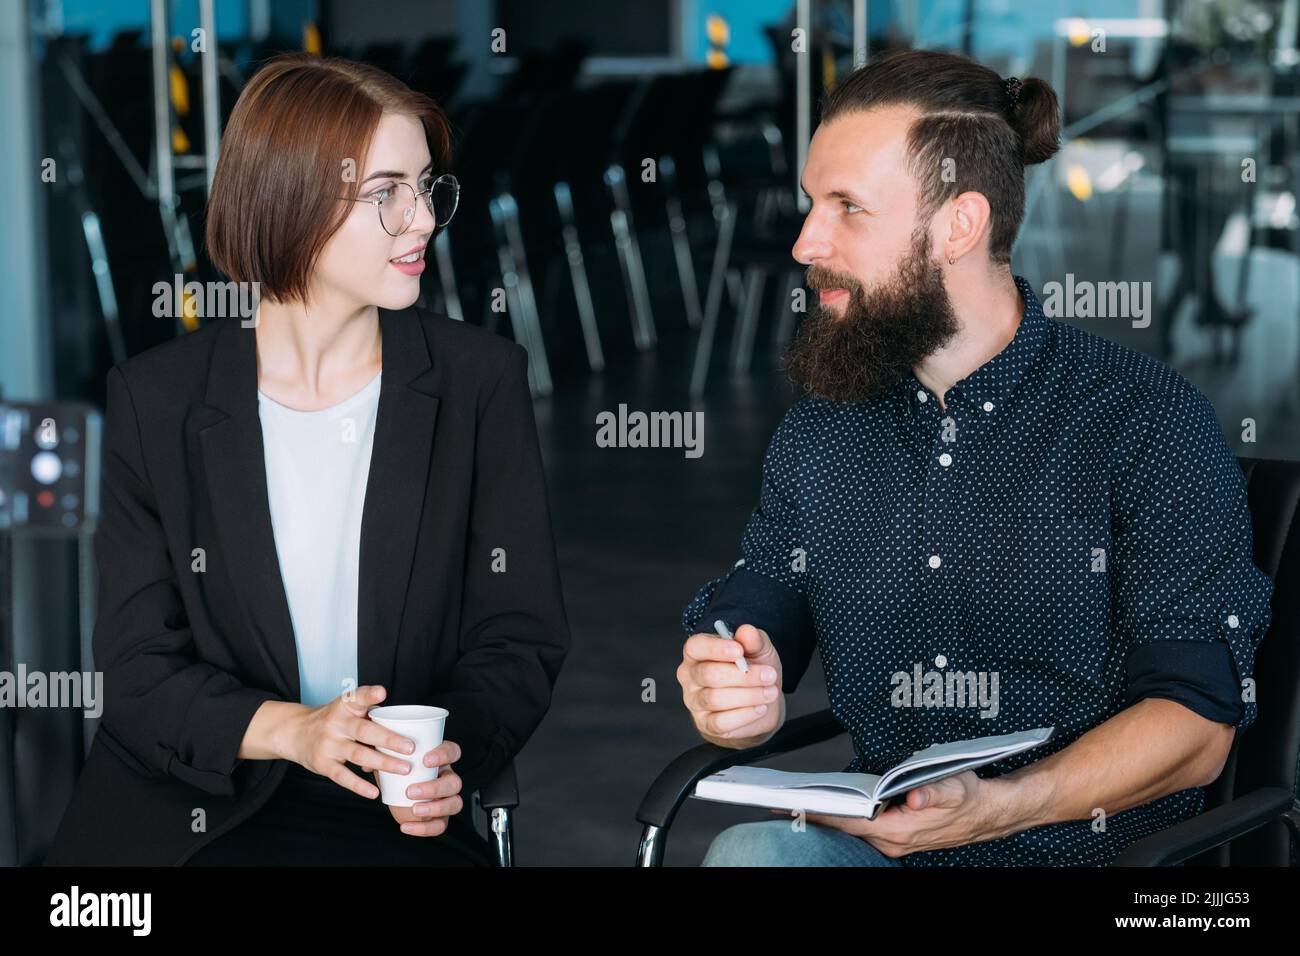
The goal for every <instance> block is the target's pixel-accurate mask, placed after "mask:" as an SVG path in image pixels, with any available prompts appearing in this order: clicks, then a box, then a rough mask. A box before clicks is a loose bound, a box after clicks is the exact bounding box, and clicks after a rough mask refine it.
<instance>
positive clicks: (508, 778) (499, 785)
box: [478, 760, 519, 813]
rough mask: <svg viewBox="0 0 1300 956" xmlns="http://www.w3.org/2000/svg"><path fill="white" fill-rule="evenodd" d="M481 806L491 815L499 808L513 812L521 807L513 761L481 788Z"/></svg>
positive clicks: (479, 793) (479, 792)
mask: <svg viewBox="0 0 1300 956" xmlns="http://www.w3.org/2000/svg"><path fill="white" fill-rule="evenodd" d="M478 802H479V806H480V807H482V808H483V809H484V810H486V811H487V812H488V813H491V812H492V811H493V810H495V809H497V808H498V807H501V808H504V809H506V810H513V809H514V808H515V807H517V806H519V781H518V778H516V777H515V762H514V761H513V760H511V761H510V762H509V763H507V764H506V765H505V766H504V767H502V768H501V770H500V771H499V772H498V773H497V775H496V776H495V777H493V778H492V779H491V780H490V781H488V782H487V783H486V784H484V785H483V786H482V787H480V788H479V791H478Z"/></svg>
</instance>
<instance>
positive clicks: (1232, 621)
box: [1228, 614, 1241, 628]
mask: <svg viewBox="0 0 1300 956" xmlns="http://www.w3.org/2000/svg"><path fill="white" fill-rule="evenodd" d="M1240 623H1241V622H1240V621H1239V620H1237V615H1235V614H1229V615H1228V627H1234V628H1235V627H1236V626H1237V625H1238V624H1240Z"/></svg>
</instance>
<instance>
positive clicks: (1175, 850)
mask: <svg viewBox="0 0 1300 956" xmlns="http://www.w3.org/2000/svg"><path fill="white" fill-rule="evenodd" d="M1295 804H1296V799H1295V797H1294V796H1293V795H1292V794H1291V792H1290V791H1288V790H1285V789H1284V788H1282V787H1261V788H1260V789H1258V790H1254V791H1252V792H1250V793H1248V794H1246V795H1245V796H1244V797H1237V798H1236V799H1235V800H1232V801H1231V802H1229V803H1225V804H1223V806H1220V807H1215V808H1214V809H1213V810H1208V811H1206V812H1205V813H1202V814H1200V815H1199V816H1195V817H1192V818H1191V819H1190V820H1184V821H1182V822H1181V823H1175V824H1174V825H1173V826H1171V827H1166V828H1165V829H1163V830H1161V831H1160V832H1159V833H1153V834H1151V835H1150V836H1149V837H1144V838H1143V839H1141V840H1138V841H1137V842H1136V843H1133V844H1131V845H1130V846H1127V847H1125V848H1124V850H1123V852H1121V853H1120V854H1119V855H1118V856H1117V857H1115V859H1114V860H1112V861H1111V863H1110V865H1111V866H1169V865H1171V864H1174V863H1182V862H1183V861H1184V860H1187V859H1189V858H1190V857H1193V856H1196V855H1197V854H1198V853H1203V852H1205V851H1206V850H1212V849H1214V848H1215V847H1216V846H1220V845H1221V844H1224V843H1227V842H1229V841H1230V840H1235V839H1236V838H1237V837H1239V836H1242V835H1244V834H1247V833H1250V832H1251V831H1252V830H1257V829H1259V828H1260V827H1262V826H1263V825H1264V824H1266V823H1270V822H1272V821H1273V820H1278V819H1283V818H1286V815H1287V813H1288V811H1292V808H1293V806H1294V805H1295ZM1287 825H1288V826H1290V827H1291V830H1292V832H1294V831H1295V828H1296V824H1295V822H1294V821H1293V820H1291V819H1287Z"/></svg>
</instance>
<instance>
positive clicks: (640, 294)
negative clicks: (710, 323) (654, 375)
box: [605, 164, 655, 349]
mask: <svg viewBox="0 0 1300 956" xmlns="http://www.w3.org/2000/svg"><path fill="white" fill-rule="evenodd" d="M605 186H606V187H607V188H608V189H609V194H610V198H611V200H612V201H613V208H612V209H611V210H610V213H609V224H610V226H611V227H612V228H613V230H614V245H615V247H616V248H617V250H618V262H619V267H620V268H621V269H622V270H623V283H624V285H625V286H626V287H627V297H628V308H629V310H630V311H631V313H632V338H633V341H634V342H635V343H636V347H637V348H638V349H648V348H651V347H652V346H653V345H654V344H655V329H654V317H653V315H652V314H651V312H650V290H649V289H648V288H647V287H646V281H645V268H644V267H643V266H642V264H641V250H640V249H639V248H638V247H637V243H636V232H635V231H634V230H633V228H632V212H631V203H630V201H629V199H628V195H627V176H626V175H625V174H624V173H623V167H621V166H619V165H617V164H614V165H611V166H609V167H608V168H607V169H606V170H605Z"/></svg>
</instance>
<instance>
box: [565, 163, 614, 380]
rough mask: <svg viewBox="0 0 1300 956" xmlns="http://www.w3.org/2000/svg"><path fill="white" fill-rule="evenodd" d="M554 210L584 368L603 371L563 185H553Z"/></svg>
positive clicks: (567, 191)
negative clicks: (579, 328) (578, 326)
mask: <svg viewBox="0 0 1300 956" xmlns="http://www.w3.org/2000/svg"><path fill="white" fill-rule="evenodd" d="M553 191H554V193H555V206H556V208H557V209H558V210H559V213H560V228H561V230H562V232H563V234H564V252H565V258H566V259H567V260H568V262H569V278H570V280H571V281H572V282H573V298H574V302H575V304H576V305H577V307H578V321H579V322H581V323H582V341H583V344H584V345H585V346H586V349H587V366H588V367H589V368H590V369H591V370H592V371H593V372H600V371H603V370H604V368H605V353H604V351H603V350H602V349H601V347H600V330H599V329H598V328H597V326H596V307H595V306H594V305H593V304H592V301H591V284H590V283H589V282H588V281H587V264H586V261H585V260H584V259H583V258H582V242H581V241H580V240H579V238H578V226H577V222H576V217H575V216H574V212H573V193H572V191H571V190H570V189H569V184H568V183H566V182H563V181H561V182H558V183H556V184H555V188H554V190H553Z"/></svg>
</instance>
